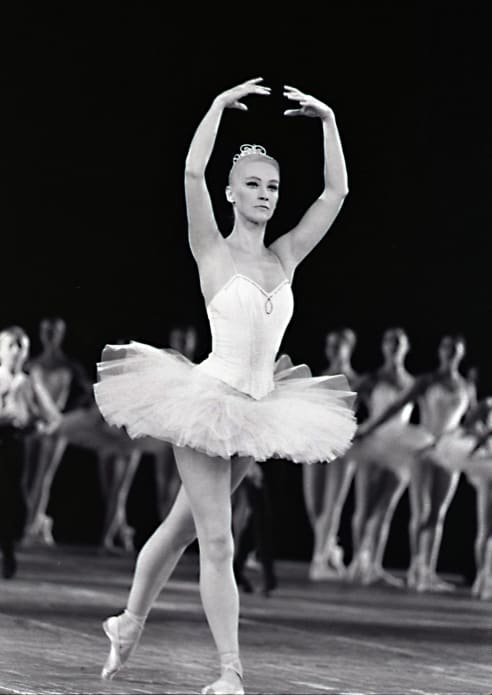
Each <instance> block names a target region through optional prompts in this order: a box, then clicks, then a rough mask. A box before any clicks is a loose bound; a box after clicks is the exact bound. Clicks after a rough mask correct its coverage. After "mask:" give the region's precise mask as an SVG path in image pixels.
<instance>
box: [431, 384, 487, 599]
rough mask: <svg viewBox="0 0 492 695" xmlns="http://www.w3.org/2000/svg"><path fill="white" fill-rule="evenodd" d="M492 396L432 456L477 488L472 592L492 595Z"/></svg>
mask: <svg viewBox="0 0 492 695" xmlns="http://www.w3.org/2000/svg"><path fill="white" fill-rule="evenodd" d="M491 435H492V398H491V397H488V398H484V399H482V400H481V401H479V402H478V403H477V404H476V405H475V406H474V407H472V408H471V409H470V410H469V412H468V413H467V414H466V416H465V418H464V420H463V422H462V424H461V425H459V426H458V427H456V428H455V429H453V430H451V431H449V432H446V433H445V434H443V436H442V437H440V438H439V439H438V440H437V441H436V444H435V446H434V447H433V448H432V449H431V450H430V452H429V457H430V458H431V459H432V460H433V461H434V462H435V463H437V464H438V465H440V466H442V467H443V468H445V469H447V470H449V471H450V472H456V473H463V474H464V475H465V476H466V478H467V479H468V481H469V483H470V484H471V485H472V486H473V488H474V490H475V500H476V503H475V509H476V535H475V543H474V556H475V570H476V571H475V580H474V582H473V585H472V588H471V593H472V596H475V597H478V598H481V599H485V600H490V599H491V598H492V438H491Z"/></svg>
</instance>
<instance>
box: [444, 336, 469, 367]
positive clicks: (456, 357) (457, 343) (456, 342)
mask: <svg viewBox="0 0 492 695" xmlns="http://www.w3.org/2000/svg"><path fill="white" fill-rule="evenodd" d="M465 353H466V347H465V341H464V340H463V339H462V338H459V337H454V336H450V335H446V336H445V337H444V338H443V339H442V340H441V343H440V345H439V360H440V362H441V364H444V365H448V364H452V363H454V364H459V362H461V360H462V359H463V357H464V356H465Z"/></svg>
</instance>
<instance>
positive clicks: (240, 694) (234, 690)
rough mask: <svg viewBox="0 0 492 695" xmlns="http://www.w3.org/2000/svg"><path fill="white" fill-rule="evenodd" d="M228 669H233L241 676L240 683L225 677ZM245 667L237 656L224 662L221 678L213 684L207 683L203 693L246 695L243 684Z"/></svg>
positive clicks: (207, 694)
mask: <svg viewBox="0 0 492 695" xmlns="http://www.w3.org/2000/svg"><path fill="white" fill-rule="evenodd" d="M227 671H232V672H233V673H235V674H236V675H238V676H239V679H240V683H237V684H233V683H231V682H230V681H228V680H227V678H225V674H226V672H227ZM242 680H243V669H242V667H241V663H240V661H239V659H238V658H237V657H236V658H234V659H232V660H231V661H230V662H226V663H222V675H221V677H220V678H219V680H216V681H215V683H212V684H211V685H206V686H205V687H204V688H203V689H202V695H244V688H243V684H242Z"/></svg>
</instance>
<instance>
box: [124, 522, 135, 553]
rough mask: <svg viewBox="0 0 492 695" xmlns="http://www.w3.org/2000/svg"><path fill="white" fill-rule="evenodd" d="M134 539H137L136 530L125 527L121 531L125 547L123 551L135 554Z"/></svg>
mask: <svg viewBox="0 0 492 695" xmlns="http://www.w3.org/2000/svg"><path fill="white" fill-rule="evenodd" d="M134 538H135V529H134V528H132V527H131V526H124V527H123V528H122V529H121V530H120V539H121V543H122V545H123V549H124V550H125V551H126V552H127V553H133V552H134V551H135V544H134Z"/></svg>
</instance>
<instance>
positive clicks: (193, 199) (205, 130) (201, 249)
mask: <svg viewBox="0 0 492 695" xmlns="http://www.w3.org/2000/svg"><path fill="white" fill-rule="evenodd" d="M261 80H262V78H261V77H258V78H256V79H253V80H248V81H247V82H244V83H243V84H240V85H238V86H237V87H232V88H231V89H228V90H226V91H225V92H223V93H222V94H219V96H218V97H216V98H215V99H214V101H213V103H212V106H211V107H210V109H209V110H208V112H207V113H206V114H205V116H204V118H203V120H202V121H201V123H200V125H199V126H198V128H197V129H196V132H195V135H194V136H193V139H192V141H191V145H190V149H189V152H188V156H187V158H186V167H185V194H186V207H187V214H188V233H189V240H190V246H191V251H192V253H193V256H194V257H195V260H197V262H199V261H200V260H201V259H202V258H203V256H204V255H206V254H207V253H209V251H210V249H211V247H213V246H214V245H215V244H217V243H220V242H221V241H222V236H221V234H220V232H219V230H218V227H217V223H216V221H215V216H214V212H213V208H212V203H211V200H210V196H209V193H208V189H207V183H206V180H205V170H206V168H207V164H208V162H209V159H210V156H211V154H212V150H213V148H214V144H215V138H216V136H217V131H218V128H219V124H220V120H221V118H222V113H223V111H224V109H226V108H231V109H239V110H241V111H247V110H248V107H247V106H246V104H244V103H243V102H242V101H241V99H243V98H244V97H246V96H249V95H250V94H262V95H268V94H270V89H269V88H268V87H264V86H263V85H261V84H259V82H261Z"/></svg>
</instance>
